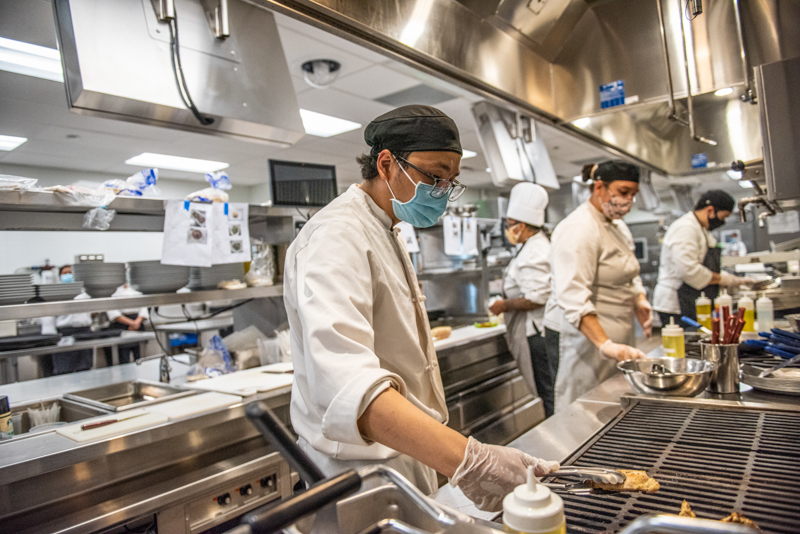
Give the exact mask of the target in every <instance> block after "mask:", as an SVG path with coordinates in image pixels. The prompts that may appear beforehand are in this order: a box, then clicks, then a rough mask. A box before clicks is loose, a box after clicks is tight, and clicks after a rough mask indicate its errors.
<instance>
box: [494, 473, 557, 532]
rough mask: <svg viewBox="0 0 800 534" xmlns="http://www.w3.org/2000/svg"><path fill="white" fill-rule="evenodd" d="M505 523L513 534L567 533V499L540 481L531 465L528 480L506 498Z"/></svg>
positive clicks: (506, 528)
mask: <svg viewBox="0 0 800 534" xmlns="http://www.w3.org/2000/svg"><path fill="white" fill-rule="evenodd" d="M503 526H504V527H505V531H506V532H508V533H510V534H566V532H567V520H566V518H565V517H564V501H562V500H561V497H559V496H558V495H556V494H555V493H553V492H551V491H550V488H548V487H546V486H543V485H541V484H539V483H538V481H537V480H536V477H535V476H533V466H530V467H528V482H527V483H526V484H522V485H521V486H517V487H516V488H514V491H512V492H511V493H509V494H508V495H506V498H505V499H503Z"/></svg>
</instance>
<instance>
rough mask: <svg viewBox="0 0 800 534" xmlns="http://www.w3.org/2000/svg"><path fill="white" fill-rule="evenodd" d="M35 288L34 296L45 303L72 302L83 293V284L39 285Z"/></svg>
mask: <svg viewBox="0 0 800 534" xmlns="http://www.w3.org/2000/svg"><path fill="white" fill-rule="evenodd" d="M35 287H36V296H37V297H42V299H43V300H44V301H45V302H52V301H56V300H72V299H74V298H75V297H77V296H78V295H80V294H81V291H83V282H66V283H65V282H61V283H58V284H40V285H37V286H35Z"/></svg>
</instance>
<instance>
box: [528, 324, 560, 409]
mask: <svg viewBox="0 0 800 534" xmlns="http://www.w3.org/2000/svg"><path fill="white" fill-rule="evenodd" d="M556 346H558V345H556ZM528 347H529V348H530V350H531V363H533V379H534V381H535V382H536V391H537V392H538V393H539V396H540V397H541V398H542V404H544V415H545V417H550V416H551V415H553V413H554V408H555V389H556V373H557V372H558V357H556V359H555V361H553V359H552V358H550V356H549V352H548V350H547V347H546V344H545V338H544V337H543V336H542V335H541V334H536V335H533V336H529V337H528Z"/></svg>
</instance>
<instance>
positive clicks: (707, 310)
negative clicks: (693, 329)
mask: <svg viewBox="0 0 800 534" xmlns="http://www.w3.org/2000/svg"><path fill="white" fill-rule="evenodd" d="M694 305H695V310H696V311H697V322H698V323H700V324H701V325H703V326H705V327H706V328H708V329H709V330H711V299H710V298H708V297H707V296H706V294H705V293H703V292H702V291H701V292H700V298H698V299H697V300H696V301H694Z"/></svg>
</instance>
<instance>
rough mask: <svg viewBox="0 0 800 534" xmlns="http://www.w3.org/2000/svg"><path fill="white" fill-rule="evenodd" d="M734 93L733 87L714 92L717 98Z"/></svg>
mask: <svg viewBox="0 0 800 534" xmlns="http://www.w3.org/2000/svg"><path fill="white" fill-rule="evenodd" d="M732 92H733V87H726V88H724V89H720V90H718V91H715V92H714V95H715V96H728V95H729V94H731V93H732Z"/></svg>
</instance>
